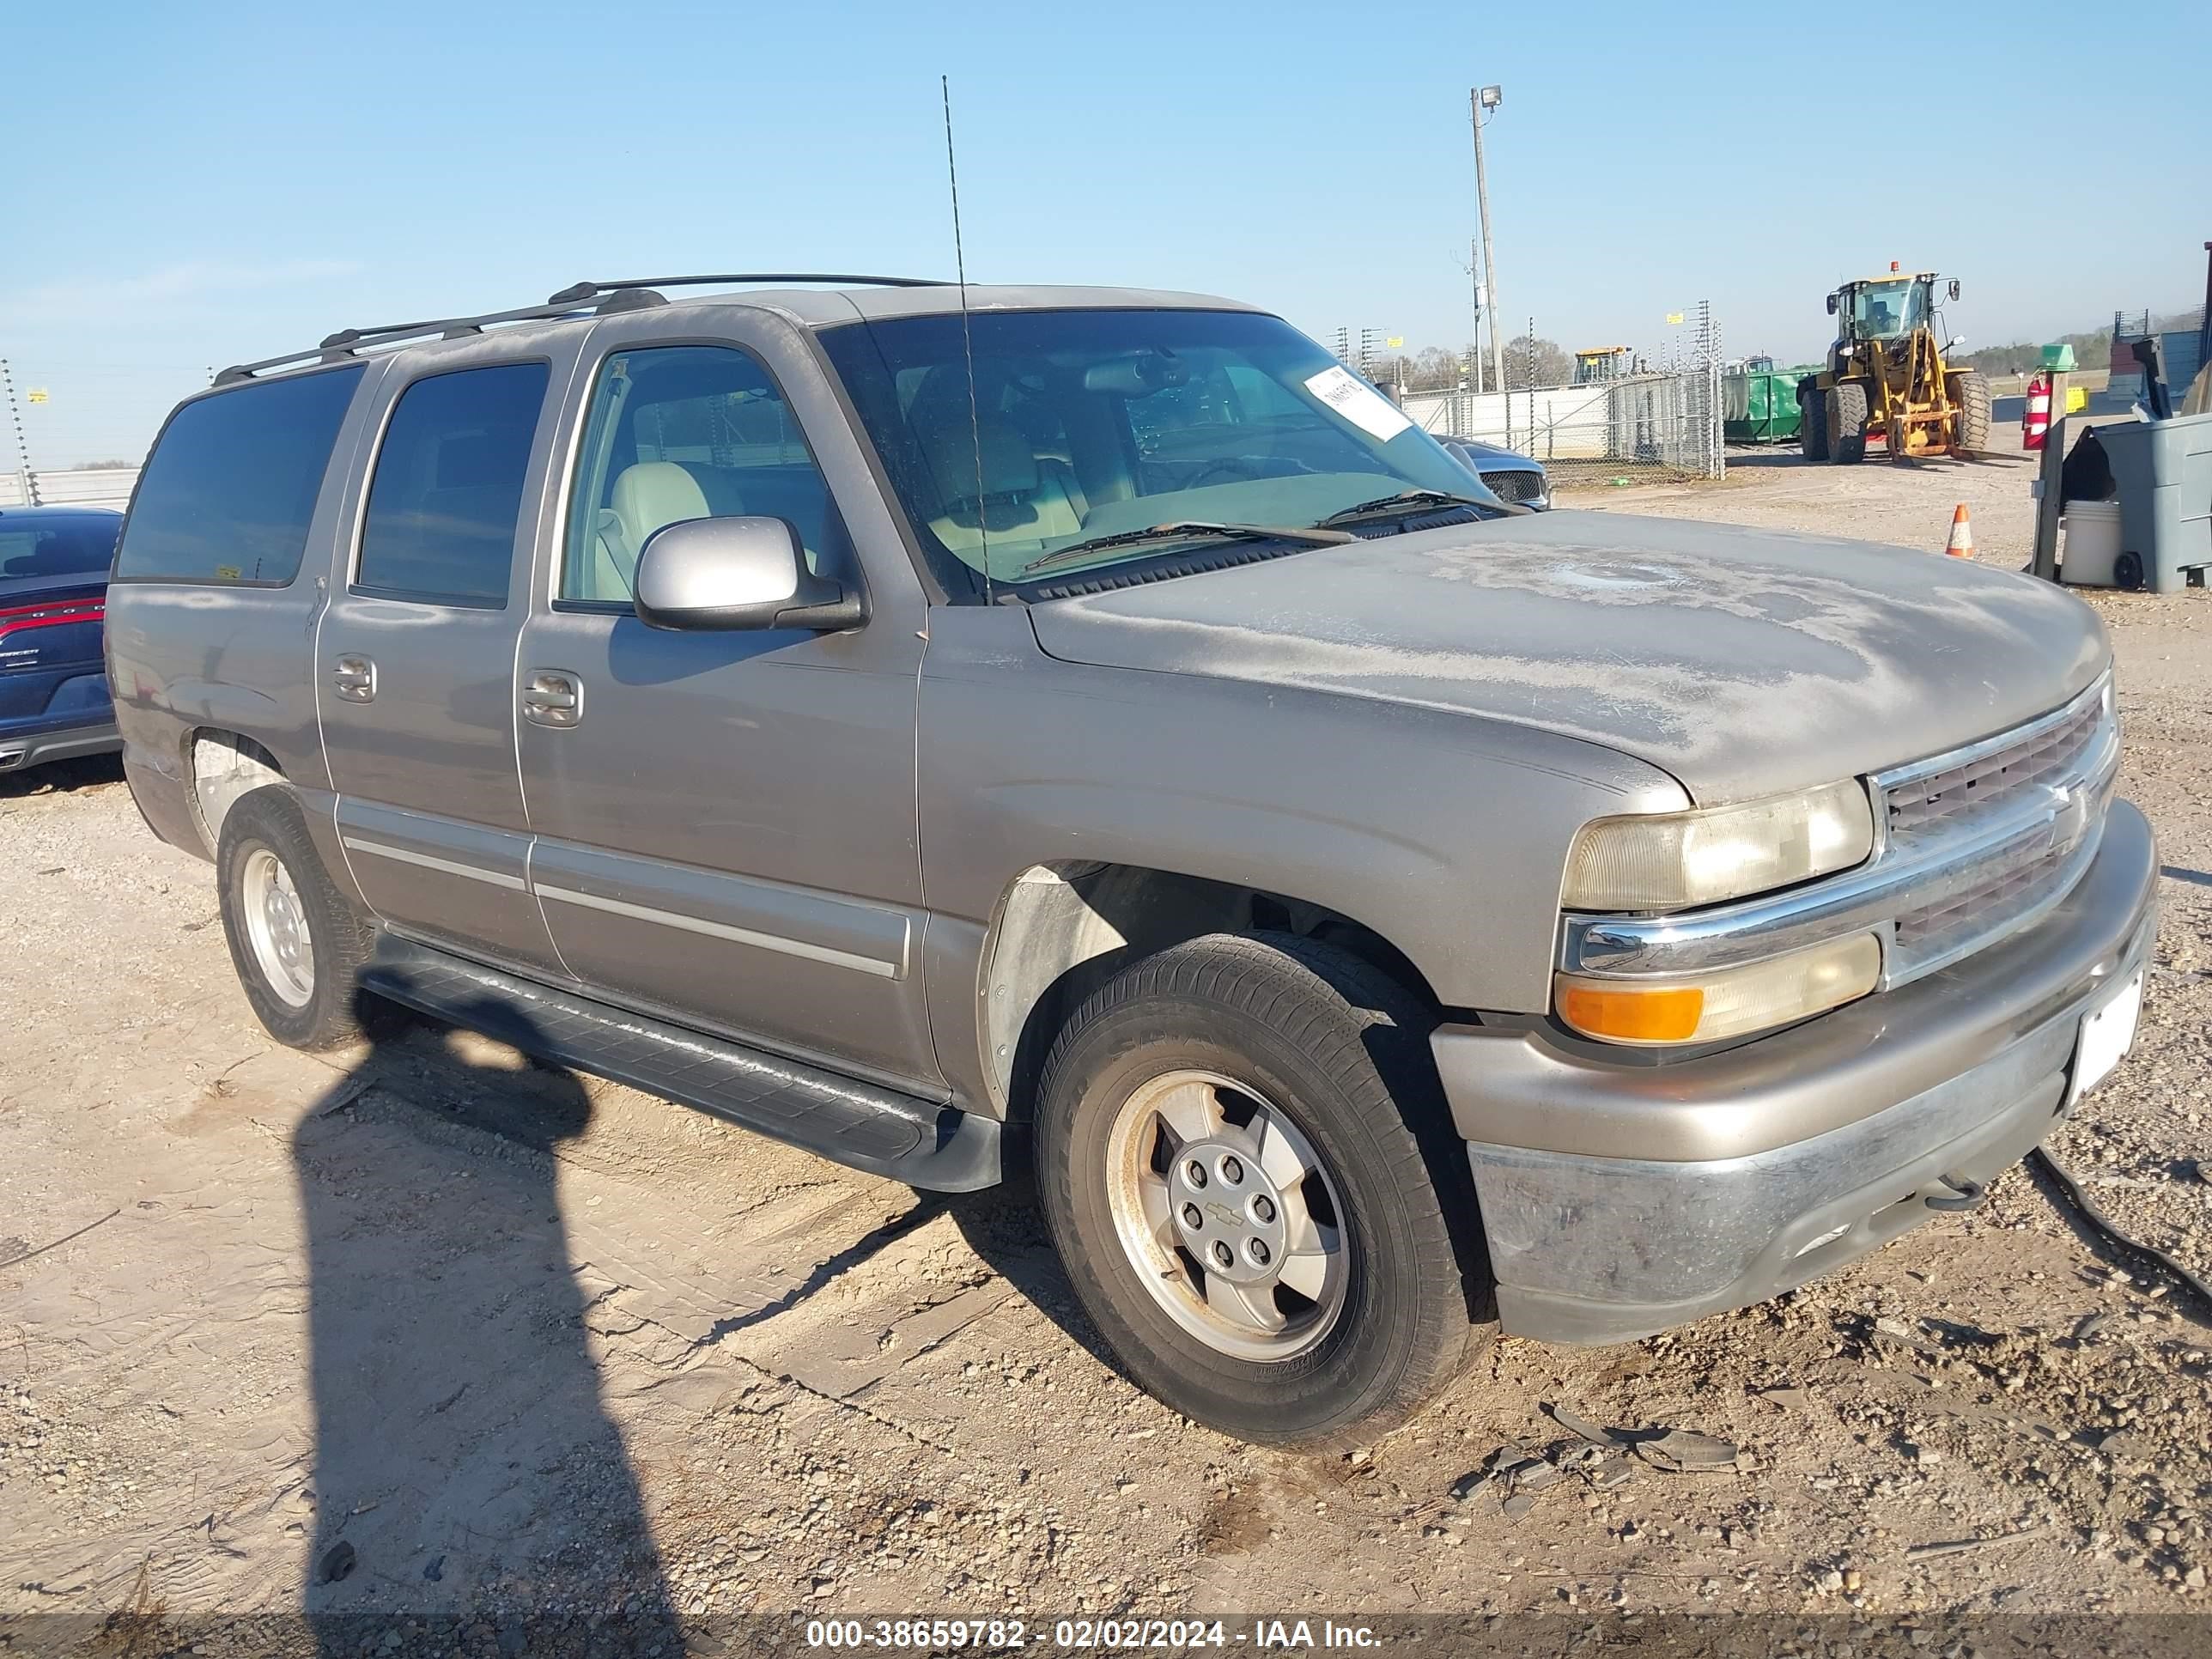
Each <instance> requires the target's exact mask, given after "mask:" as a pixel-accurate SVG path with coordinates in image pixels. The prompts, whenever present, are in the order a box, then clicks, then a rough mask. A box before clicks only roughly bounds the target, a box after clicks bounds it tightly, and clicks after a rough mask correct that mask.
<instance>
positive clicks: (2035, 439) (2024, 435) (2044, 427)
mask: <svg viewBox="0 0 2212 1659" xmlns="http://www.w3.org/2000/svg"><path fill="white" fill-rule="evenodd" d="M2049 435H2051V375H2050V373H2049V371H2048V370H2045V369H2040V368H2039V369H2037V370H2036V371H2035V373H2034V374H2032V375H2030V376H2029V377H2028V381H2027V412H2026V413H2025V414H2023V415H2022V416H2021V439H2020V445H2021V448H2022V449H2040V448H2042V447H2043V441H2044V439H2045V438H2046V437H2048V436H2049Z"/></svg>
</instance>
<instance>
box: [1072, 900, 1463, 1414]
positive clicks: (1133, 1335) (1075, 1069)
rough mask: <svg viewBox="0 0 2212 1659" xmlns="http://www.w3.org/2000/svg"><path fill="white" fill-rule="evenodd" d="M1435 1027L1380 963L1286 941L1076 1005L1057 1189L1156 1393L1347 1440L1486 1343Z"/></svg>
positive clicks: (1116, 1343) (1198, 942)
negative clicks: (1432, 1043) (1432, 1041)
mask: <svg viewBox="0 0 2212 1659" xmlns="http://www.w3.org/2000/svg"><path fill="white" fill-rule="evenodd" d="M1433 1024H1434V1020H1433V1018H1432V1017H1431V1016H1429V1015H1428V1014H1427V1013H1426V1012H1425V1010H1424V1008H1423V1006H1422V1005H1421V1004H1420V1003H1419V1001H1417V1000H1415V999H1414V998H1413V997H1412V996H1410V995H1409V994H1407V993H1406V992H1405V991H1404V990H1403V989H1402V988H1401V987H1399V986H1398V985H1397V984H1395V982H1394V981H1391V980H1389V979H1388V978H1386V977H1385V976H1384V975H1382V974H1381V973H1379V972H1378V971H1377V970H1376V969H1373V968H1372V967H1370V966H1369V965H1368V964H1366V963H1364V962H1362V961H1360V960H1359V959H1358V957H1353V956H1352V955H1350V954H1349V953H1347V952H1346V951H1340V950H1337V949H1335V948H1334V947H1333V946H1329V945H1318V944H1316V943H1314V942H1313V941H1311V940H1309V939H1297V938H1293V937H1291V936H1290V935H1288V934H1278V933H1259V934H1222V933H1217V934H1213V935H1211V936H1208V937H1206V938H1203V939H1193V940H1190V941H1189V942H1188V943H1186V944H1182V945H1176V946H1174V947H1172V948H1171V949H1170V950H1167V951H1163V952H1161V953H1160V954H1159V955H1158V956H1156V957H1150V958H1148V959H1146V960H1145V961H1143V962H1139V963H1136V964H1135V965H1134V966H1133V967H1131V968H1129V969H1127V970H1125V971H1124V972H1122V973H1121V975H1118V976H1116V977H1115V979H1113V980H1112V981H1109V982H1108V983H1107V984H1106V985H1104V986H1103V987H1100V989H1099V990H1097V992H1096V993H1094V994H1092V995H1091V997H1090V998H1088V999H1087V1000H1085V1002H1084V1003H1083V1004H1082V1006H1080V1007H1079V1008H1078V1009H1077V1010H1076V1011H1075V1013H1074V1014H1073V1017H1072V1018H1070V1019H1069V1021H1068V1023H1067V1024H1066V1028H1065V1029H1064V1030H1062V1031H1061V1032H1060V1036H1059V1038H1058V1040H1057V1041H1056V1042H1054V1046H1053V1050H1052V1054H1051V1056H1050V1058H1049V1059H1048V1060H1047V1061H1046V1064H1045V1069H1044V1074H1043V1078H1042V1084H1041V1087H1040V1091H1039V1098H1038V1104H1037V1114H1036V1140H1035V1146H1036V1175H1037V1190H1038V1195H1039V1198H1040V1200H1041V1202H1042V1206H1043V1208H1044V1212H1045V1217H1046V1220H1047V1223H1048V1226H1049V1228H1050V1231H1051V1233H1052V1237H1053V1241H1054V1244H1055V1245H1056V1246H1057V1247H1058V1249H1059V1251H1060V1260H1061V1261H1062V1262H1063V1263H1065V1265H1066V1270H1067V1275H1068V1278H1069V1279H1070V1280H1071V1281H1072V1282H1073V1285H1074V1288H1075V1291H1076V1294H1077V1296H1078V1297H1079V1298H1080V1300H1081V1301H1082V1304H1083V1306H1084V1310H1085V1312H1086V1313H1088V1314H1089V1315H1090V1316H1091V1321H1092V1322H1093V1323H1094V1324H1095V1325H1096V1326H1097V1328H1098V1330H1099V1332H1100V1334H1102V1335H1103V1336H1104V1338H1105V1340H1106V1341H1107V1342H1108V1344H1109V1346H1111V1347H1112V1348H1113V1350H1114V1352H1115V1354H1116V1355H1117V1356H1118V1357H1119V1358H1120V1359H1121V1363H1122V1364H1123V1365H1124V1366H1125V1367H1127V1370H1128V1372H1129V1373H1130V1375H1131V1376H1133V1378H1134V1379H1135V1380H1136V1381H1137V1382H1138V1383H1139V1384H1141V1385H1142V1386H1143V1387H1144V1388H1146V1389H1148V1390H1150V1391H1151V1392H1152V1394H1154V1395H1157V1396H1158V1398H1159V1399H1161V1400H1162V1401H1165V1402H1166V1403H1167V1404H1168V1405H1169V1406H1170V1407H1174V1408H1175V1409H1176V1410H1177V1411H1179V1412H1182V1413H1183V1414H1184V1415H1186V1416H1188V1417H1191V1418H1194V1419H1197V1420H1199V1421H1200V1422H1203V1423H1206V1424H1209V1425H1212V1426H1213V1427H1214V1428H1217V1429H1218V1430H1220V1431H1223V1432H1224V1433H1225V1434H1231V1435H1234V1436H1236V1437H1238V1438H1240V1439H1243V1440H1248V1441H1254V1442H1259V1443H1267V1444H1274V1445H1296V1446H1300V1447H1304V1448H1309V1449H1322V1448H1328V1447H1340V1446H1346V1445H1351V1444H1355V1443H1361V1442H1364V1441H1367V1440H1370V1439H1372V1438H1373V1437H1375V1436H1376V1435H1379V1434H1381V1433H1382V1432H1383V1431H1386V1430H1387V1429H1389V1428H1390V1427H1391V1426H1393V1425H1395V1424H1397V1423H1399V1422H1401V1421H1402V1420H1403V1419H1406V1418H1407V1417H1408V1416H1410V1415H1411V1414H1412V1413H1413V1412H1414V1411H1416V1410H1417V1409H1419V1407H1420V1406H1421V1405H1422V1404H1423V1403H1424V1402H1425V1401H1427V1400H1429V1399H1430V1398H1431V1396H1433V1395H1435V1394H1437V1392H1438V1391H1439V1390H1441V1389H1443V1387H1444V1386H1445V1385H1446V1384H1447V1383H1449V1382H1450V1381H1451V1380H1452V1379H1453V1378H1454V1377H1455V1376H1457V1375H1458V1373H1459V1371H1460V1370H1461V1369H1462V1366H1463V1365H1464V1364H1465V1363H1466V1361H1467V1360H1468V1358H1469V1357H1470V1355H1471V1354H1472V1353H1473V1352H1474V1351H1475V1350H1476V1349H1477V1348H1478V1347H1479V1346H1480V1345H1481V1344H1482V1343H1484V1342H1485V1341H1486V1340H1488V1338H1489V1336H1490V1335H1491V1334H1492V1330H1493V1329H1494V1326H1493V1325H1492V1323H1491V1321H1492V1318H1493V1310H1492V1291H1493V1285H1492V1280H1491V1278H1490V1273H1489V1264H1488V1259H1487V1256H1486V1255H1485V1253H1484V1251H1483V1248H1482V1244H1481V1242H1480V1223H1479V1220H1478V1218H1477V1215H1476V1211H1475V1202H1474V1183H1473V1180H1472V1178H1471V1176H1470V1175H1469V1172H1468V1165H1467V1158H1466V1149H1465V1146H1464V1144H1463V1143H1462V1141H1461V1140H1460V1139H1459V1137H1458V1136H1457V1134H1456V1133H1454V1131H1453V1129H1452V1127H1451V1122H1450V1118H1449V1114H1448V1112H1447V1111H1446V1109H1445V1107H1444V1104H1443V1099H1442V1091H1441V1090H1440V1089H1439V1087H1438V1085H1437V1079H1436V1073H1435V1068H1434V1063H1433V1061H1432V1060H1431V1057H1430V1054H1429V1051H1428V1042H1427V1037H1428V1033H1429V1030H1431V1026H1432V1025H1433ZM1194 1166H1195V1170H1196V1171H1197V1175H1198V1176H1199V1177H1200V1178H1196V1179H1194V1177H1193V1170H1194ZM1217 1257H1218V1263H1217V1261H1216V1258H1217ZM1271 1267H1272V1269H1273V1271H1272V1273H1271V1271H1270V1268H1271Z"/></svg>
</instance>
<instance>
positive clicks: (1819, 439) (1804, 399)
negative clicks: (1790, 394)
mask: <svg viewBox="0 0 2212 1659" xmlns="http://www.w3.org/2000/svg"><path fill="white" fill-rule="evenodd" d="M1797 443H1798V447H1800V448H1801V449H1802V451H1803V452H1804V455H1805V459H1807V460H1808V461H1825V460H1826V459H1828V404H1827V399H1826V397H1825V396H1824V395H1823V394H1822V393H1821V391H1820V387H1819V386H1817V385H1815V384H1814V383H1812V382H1809V381H1808V382H1807V383H1806V384H1805V385H1803V386H1799V387H1798V388H1797Z"/></svg>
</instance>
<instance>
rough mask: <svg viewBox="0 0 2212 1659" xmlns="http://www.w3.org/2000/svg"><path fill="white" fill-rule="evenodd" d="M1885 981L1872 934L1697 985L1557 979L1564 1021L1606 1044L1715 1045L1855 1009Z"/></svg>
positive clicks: (1712, 977)
mask: <svg viewBox="0 0 2212 1659" xmlns="http://www.w3.org/2000/svg"><path fill="white" fill-rule="evenodd" d="M1880 979H1881V940H1879V939H1876V938H1875V936H1874V935H1873V934H1872V933H1854V934H1851V935H1850V936H1849V937H1847V938H1844V939H1831V940H1829V941H1828V942H1827V943H1826V944H1825V945H1814V946H1813V947H1811V948H1810V949H1809V950H1804V951H1791V952H1790V954H1789V955H1787V956H1781V957H1770V958H1769V959H1768V960H1766V961H1765V962H1754V963H1750V964H1748V965H1747V966H1746V967H1742V968H1729V969H1723V970H1722V971H1720V972H1718V973H1712V974H1706V975H1701V976H1699V977H1697V978H1690V979H1669V980H1620V979H1593V978H1590V977H1589V976H1587V975H1580V974H1560V975H1556V976H1555V978H1554V981H1553V994H1554V996H1555V998H1556V999H1557V1003H1558V1006H1559V1018H1560V1019H1562V1020H1563V1021H1565V1023H1566V1024H1568V1025H1569V1026H1571V1027H1572V1028H1573V1029H1574V1030H1577V1031H1580V1032H1581V1033H1582V1034H1583V1036H1589V1037H1595V1038H1596V1039H1597V1040H1598V1041H1599V1042H1638V1043H1650V1044H1659V1045H1664V1044H1670V1043H1683V1042H1718V1041H1720V1040H1721V1039H1722V1038H1723V1037H1732V1036H1742V1035H1743V1034H1744V1033H1745V1032H1747V1031H1764V1030H1769V1029H1770V1028H1771V1027H1773V1026H1777V1025H1786V1024H1790V1022H1791V1021H1792V1020H1799V1019H1806V1018H1810V1017H1811V1016H1813V1015H1814V1014H1818V1013H1824V1012H1826V1011H1827V1010H1828V1009H1831V1008H1834V1007H1838V1006H1841V1005H1842V1004H1844V1003H1846V1002H1853V1001H1856V1000H1858V999H1859V998H1860V997H1863V996H1864V995H1866V994H1867V993H1868V992H1869V991H1871V990H1873V989H1874V987H1875V983H1876V982H1877V981H1879V980H1880Z"/></svg>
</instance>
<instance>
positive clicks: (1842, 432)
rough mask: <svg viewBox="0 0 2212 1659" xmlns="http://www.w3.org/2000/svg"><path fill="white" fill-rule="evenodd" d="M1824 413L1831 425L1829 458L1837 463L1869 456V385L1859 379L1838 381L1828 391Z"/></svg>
mask: <svg viewBox="0 0 2212 1659" xmlns="http://www.w3.org/2000/svg"><path fill="white" fill-rule="evenodd" d="M1822 413H1823V416H1824V419H1825V422H1826V426H1827V428H1828V459H1830V460H1831V461H1832V462H1834V463H1835V464H1836V465H1838V466H1854V465H1857V464H1858V463H1859V462H1861V461H1863V460H1864V459H1866V451H1867V394H1866V388H1865V387H1864V386H1861V385H1860V384H1859V383H1858V382H1857V381H1856V380H1844V381H1842V382H1840V383H1838V385H1837V386H1834V387H1832V389H1831V390H1830V391H1829V392H1828V398H1827V407H1826V409H1825V410H1823V411H1822Z"/></svg>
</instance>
